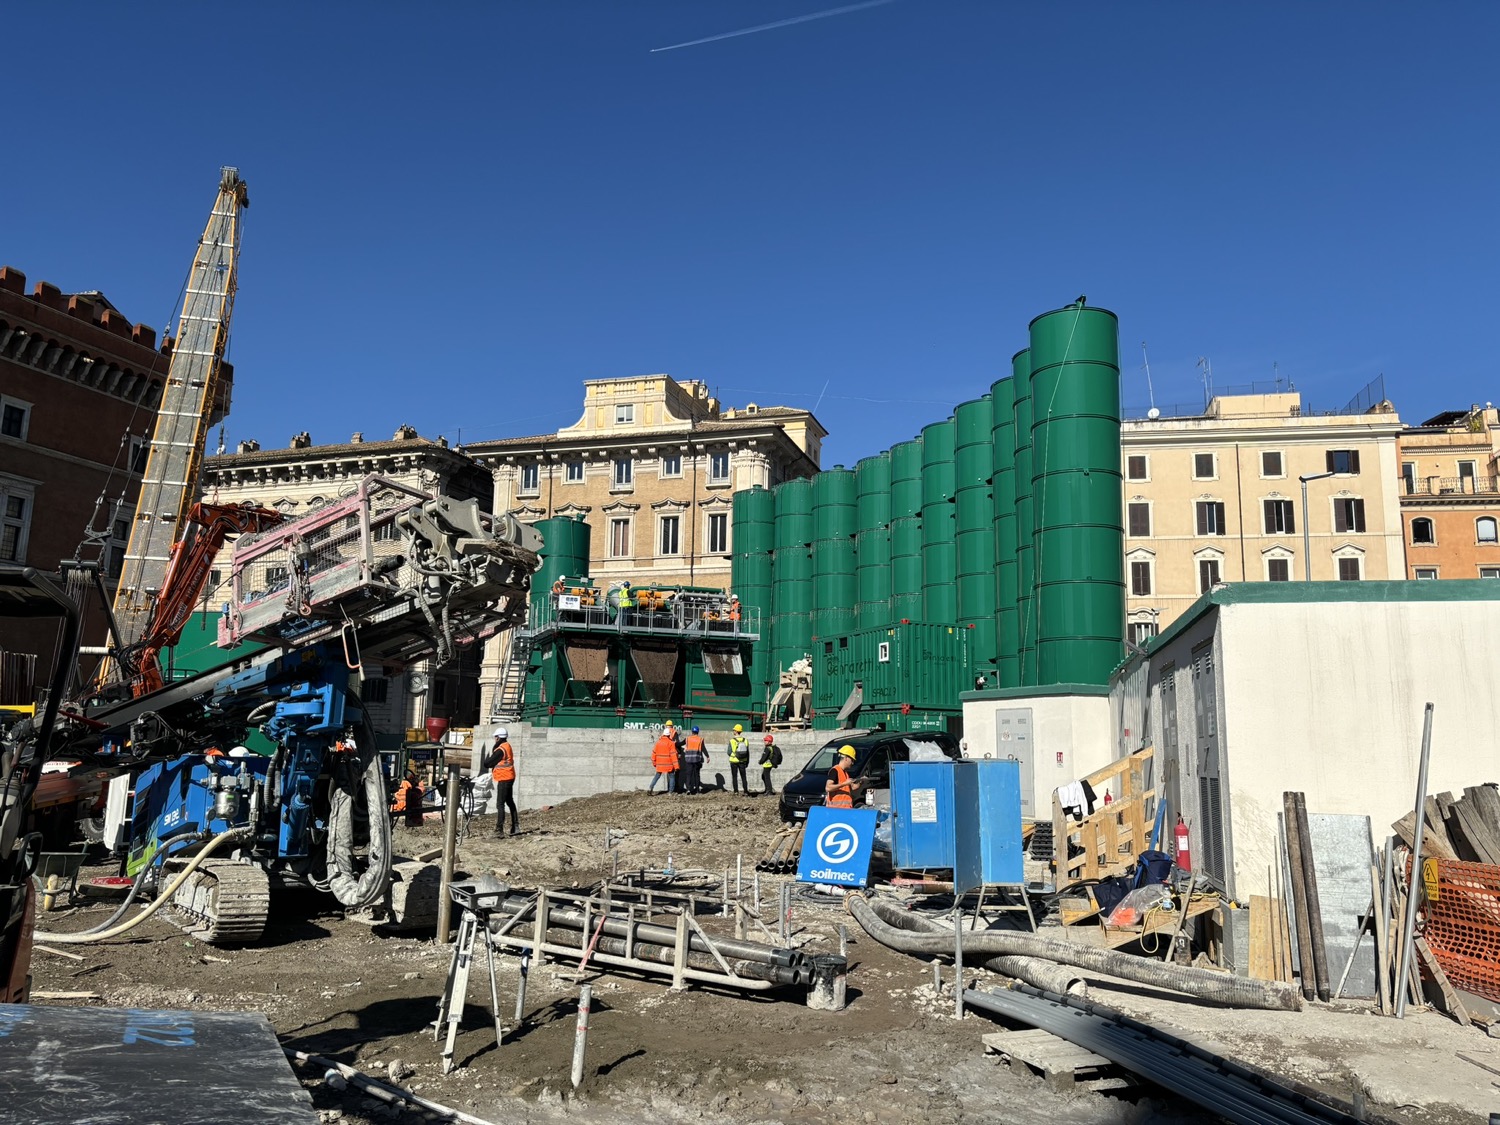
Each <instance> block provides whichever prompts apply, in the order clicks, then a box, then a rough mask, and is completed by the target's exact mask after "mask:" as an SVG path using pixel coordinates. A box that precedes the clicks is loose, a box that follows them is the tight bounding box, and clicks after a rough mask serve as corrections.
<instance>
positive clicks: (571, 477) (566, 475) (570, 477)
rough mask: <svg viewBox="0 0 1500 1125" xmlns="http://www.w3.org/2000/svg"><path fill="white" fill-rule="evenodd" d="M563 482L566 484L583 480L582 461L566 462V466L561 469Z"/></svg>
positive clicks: (579, 482)
mask: <svg viewBox="0 0 1500 1125" xmlns="http://www.w3.org/2000/svg"><path fill="white" fill-rule="evenodd" d="M563 482H564V483H566V484H581V483H582V482H583V462H582V461H569V462H568V467H567V468H566V469H565V470H563Z"/></svg>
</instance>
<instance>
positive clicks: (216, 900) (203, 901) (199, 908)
mask: <svg viewBox="0 0 1500 1125" xmlns="http://www.w3.org/2000/svg"><path fill="white" fill-rule="evenodd" d="M171 905H172V909H171V910H170V911H168V912H167V913H166V916H167V918H168V919H169V920H170V921H171V922H172V923H173V924H175V925H177V926H180V927H182V929H184V930H186V931H187V932H188V933H189V934H191V935H192V936H193V937H195V938H197V939H198V940H199V941H204V942H207V943H208V944H210V945H244V944H246V943H247V942H252V941H257V940H259V939H260V936H261V935H262V934H263V933H265V929H266V915H267V913H268V912H269V910H270V906H271V885H270V882H269V881H268V880H267V879H266V873H265V872H264V871H262V870H261V869H260V868H259V867H257V866H255V865H254V864H250V863H240V862H237V861H236V860H232V859H211V860H208V861H207V862H205V863H204V864H203V866H202V867H200V868H198V870H197V871H195V872H193V874H192V875H190V876H189V877H188V879H187V881H186V882H185V883H183V884H182V886H181V887H179V888H178V889H177V893H176V894H174V895H173V896H172V904H171Z"/></svg>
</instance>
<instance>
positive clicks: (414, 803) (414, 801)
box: [391, 768, 422, 828]
mask: <svg viewBox="0 0 1500 1125" xmlns="http://www.w3.org/2000/svg"><path fill="white" fill-rule="evenodd" d="M391 812H393V813H400V814H402V816H403V817H404V818H405V821H406V826H407V827H408V828H420V827H422V779H421V778H420V777H419V776H418V775H417V771H416V770H414V769H410V768H408V769H407V771H406V776H405V777H404V778H402V779H401V784H400V785H398V786H396V799H395V800H394V801H392V802H391Z"/></svg>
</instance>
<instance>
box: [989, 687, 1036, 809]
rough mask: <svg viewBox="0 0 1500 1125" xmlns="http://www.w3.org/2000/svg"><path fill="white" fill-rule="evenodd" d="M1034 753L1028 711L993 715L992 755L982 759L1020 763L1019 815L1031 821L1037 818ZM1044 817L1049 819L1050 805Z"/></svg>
mask: <svg viewBox="0 0 1500 1125" xmlns="http://www.w3.org/2000/svg"><path fill="white" fill-rule="evenodd" d="M1035 749H1036V748H1035V746H1034V744H1033V743H1032V739H1031V708H1030V707H1004V708H1001V709H1000V710H998V711H996V712H995V752H994V753H993V754H986V755H985V757H987V758H999V759H1001V760H1009V761H1013V762H1018V763H1020V766H1021V815H1022V816H1023V817H1029V818H1033V819H1034V818H1035V817H1036V815H1037V813H1036V797H1035V792H1036V762H1035V761H1034V760H1033V759H1034V757H1035ZM1047 815H1048V816H1051V815H1052V810H1051V806H1050V804H1049V806H1048V809H1047Z"/></svg>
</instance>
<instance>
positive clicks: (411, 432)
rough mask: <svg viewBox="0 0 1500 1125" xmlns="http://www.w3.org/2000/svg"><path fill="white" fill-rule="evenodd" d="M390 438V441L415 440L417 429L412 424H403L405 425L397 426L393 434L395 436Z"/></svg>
mask: <svg viewBox="0 0 1500 1125" xmlns="http://www.w3.org/2000/svg"><path fill="white" fill-rule="evenodd" d="M391 440H392V441H416V440H417V431H416V429H415V428H414V427H412V426H405V425H403V426H398V427H397V429H396V434H395V436H394V437H393V438H391Z"/></svg>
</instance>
